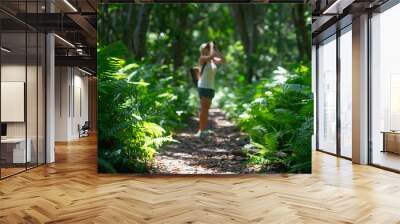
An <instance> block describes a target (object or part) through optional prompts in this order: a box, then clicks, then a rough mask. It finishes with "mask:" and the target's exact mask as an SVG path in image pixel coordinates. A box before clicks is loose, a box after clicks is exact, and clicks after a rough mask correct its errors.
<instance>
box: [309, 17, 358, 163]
mask: <svg viewBox="0 0 400 224" xmlns="http://www.w3.org/2000/svg"><path fill="white" fill-rule="evenodd" d="M339 22H340V20H339V21H338V22H337V23H336V24H334V25H333V26H335V29H336V32H335V33H333V34H331V35H328V36H327V37H325V38H324V39H321V40H320V41H319V42H318V43H317V44H316V57H315V58H316V71H315V75H316V97H315V98H316V101H317V102H316V105H317V106H316V113H315V116H316V135H315V136H316V139H315V141H316V150H317V151H319V152H323V153H326V154H329V155H333V156H336V157H339V158H343V159H346V160H350V161H351V160H352V158H350V157H347V156H344V155H342V150H341V128H342V127H341V117H340V109H341V108H340V103H341V99H340V81H341V65H340V61H341V58H340V41H341V40H340V37H341V36H342V35H344V34H345V33H347V32H351V29H350V30H347V29H348V27H349V26H351V25H352V23H349V24H347V25H345V26H343V27H341V26H340V25H339ZM328 29H329V28H328ZM343 31H345V32H343ZM332 36H335V38H334V39H332V40H330V41H336V52H335V53H336V152H335V153H332V152H329V151H327V150H324V149H321V148H320V147H319V145H320V144H319V128H320V127H319V107H318V106H319V58H320V57H319V50H318V49H319V47H320V44H321V43H322V42H325V41H327V40H328V39H329V38H332Z"/></svg>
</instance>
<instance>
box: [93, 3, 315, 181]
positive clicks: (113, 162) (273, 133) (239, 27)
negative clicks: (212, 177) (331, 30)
mask: <svg viewBox="0 0 400 224" xmlns="http://www.w3.org/2000/svg"><path fill="white" fill-rule="evenodd" d="M310 26H311V11H310V9H309V8H308V5H304V4H99V11H98V56H97V58H98V95H99V100H98V102H99V106H98V124H99V133H98V149H99V150H98V171H99V172H101V173H150V174H245V173H277V172H279V173H282V172H284V173H286V172H289V173H310V172H311V135H312V131H313V101H312V99H313V97H312V91H311V70H310V67H311V65H310V62H311V34H310V31H311V30H310V29H311V27H310ZM211 41H213V43H214V45H212V46H218V52H220V53H221V55H223V57H224V61H225V63H224V64H221V65H217V66H216V67H217V70H216V75H215V82H216V87H215V97H214V99H213V100H212V104H211V108H210V110H209V112H208V121H209V122H208V127H209V128H210V130H209V132H208V134H207V135H206V136H205V137H204V136H200V137H199V136H197V135H196V134H197V133H196V132H197V130H198V129H199V119H198V114H199V107H200V100H199V96H198V93H197V90H196V86H194V85H193V81H192V80H191V76H190V74H189V72H188V70H189V69H190V68H193V67H194V66H196V65H198V64H199V57H200V51H199V48H200V46H203V47H204V46H206V47H208V46H209V44H208V43H210V42H211ZM204 43H207V45H202V44H204ZM203 49H204V48H203ZM215 49H217V48H216V47H215ZM200 50H202V48H200ZM200 120H201V118H200ZM200 122H201V121H200ZM200 134H201V133H200Z"/></svg>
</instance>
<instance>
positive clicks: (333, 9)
mask: <svg viewBox="0 0 400 224" xmlns="http://www.w3.org/2000/svg"><path fill="white" fill-rule="evenodd" d="M354 1H355V0H336V1H335V2H333V4H332V5H330V6H329V7H328V8H327V9H325V10H324V12H322V14H323V15H329V14H332V15H340V14H342V13H343V10H344V9H345V8H347V7H348V6H349V5H351V4H352V3H353V2H354Z"/></svg>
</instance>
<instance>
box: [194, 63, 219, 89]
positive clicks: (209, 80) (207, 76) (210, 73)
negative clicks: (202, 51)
mask: <svg viewBox="0 0 400 224" xmlns="http://www.w3.org/2000/svg"><path fill="white" fill-rule="evenodd" d="M216 72H217V65H215V63H213V62H210V63H207V64H206V66H205V67H204V70H203V74H202V75H201V77H200V79H199V81H198V83H197V86H198V87H199V88H206V89H215V74H216Z"/></svg>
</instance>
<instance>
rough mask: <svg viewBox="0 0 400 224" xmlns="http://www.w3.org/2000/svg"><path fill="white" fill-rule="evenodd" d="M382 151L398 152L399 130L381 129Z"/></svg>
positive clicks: (399, 142)
mask: <svg viewBox="0 0 400 224" xmlns="http://www.w3.org/2000/svg"><path fill="white" fill-rule="evenodd" d="M382 133H383V150H382V152H392V153H396V154H400V131H383V132H382Z"/></svg>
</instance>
